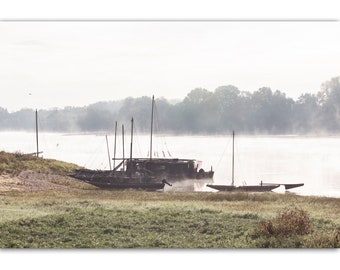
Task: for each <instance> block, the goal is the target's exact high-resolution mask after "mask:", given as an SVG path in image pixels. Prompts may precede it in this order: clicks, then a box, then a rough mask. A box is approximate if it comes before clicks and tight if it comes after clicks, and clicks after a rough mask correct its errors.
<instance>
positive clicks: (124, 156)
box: [122, 124, 125, 171]
mask: <svg viewBox="0 0 340 270" xmlns="http://www.w3.org/2000/svg"><path fill="white" fill-rule="evenodd" d="M122 140H123V171H125V165H124V164H125V163H124V159H125V156H124V124H123V125H122Z"/></svg>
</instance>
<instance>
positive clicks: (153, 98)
mask: <svg viewBox="0 0 340 270" xmlns="http://www.w3.org/2000/svg"><path fill="white" fill-rule="evenodd" d="M154 105H155V97H154V96H152V106H151V134H150V160H151V159H152V132H153V107H154Z"/></svg>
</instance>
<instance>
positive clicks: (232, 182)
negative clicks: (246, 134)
mask: <svg viewBox="0 0 340 270" xmlns="http://www.w3.org/2000/svg"><path fill="white" fill-rule="evenodd" d="M234 141H235V132H234V130H233V157H232V168H231V171H232V175H231V185H232V186H233V185H234Z"/></svg>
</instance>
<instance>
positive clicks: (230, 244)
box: [0, 154, 340, 249]
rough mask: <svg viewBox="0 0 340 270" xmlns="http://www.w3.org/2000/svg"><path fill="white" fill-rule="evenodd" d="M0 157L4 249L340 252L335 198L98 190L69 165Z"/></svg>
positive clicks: (339, 201) (339, 204) (0, 223)
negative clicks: (78, 177) (74, 175)
mask: <svg viewBox="0 0 340 270" xmlns="http://www.w3.org/2000/svg"><path fill="white" fill-rule="evenodd" d="M4 156H5V157H7V163H4V162H3V163H2V168H4V167H5V166H7V167H8V168H12V169H13V168H15V169H14V171H13V172H12V173H10V171H9V170H10V169H8V168H7V171H4V170H3V171H2V174H1V176H0V233H1V237H0V247H1V248H138V249H144V248H153V249H159V248H175V249H178V248H179V249H197V248H200V249H201V248H263V247H274V248H339V247H340V199H339V198H326V197H313V196H298V195H294V194H290V193H285V194H278V193H273V192H271V193H263V194H252V193H220V192H218V193H215V192H171V191H169V192H145V191H137V190H121V191H108V190H100V189H97V188H95V187H93V186H91V185H88V184H86V183H83V182H81V181H78V180H76V179H73V178H70V177H68V176H67V173H68V172H69V170H70V169H71V168H74V166H73V165H72V164H71V165H70V164H67V163H59V161H54V160H42V159H36V158H31V157H30V158H28V157H26V156H23V155H17V156H16V157H15V156H14V157H13V156H11V155H10V156H8V155H7V154H6V155H2V159H4ZM12 158H14V159H12ZM18 160H19V161H20V162H24V163H20V166H21V167H13V164H16V166H17V163H16V162H19V161H18ZM23 160H24V161H23ZM27 164H30V166H28V165H27ZM38 164H39V166H38ZM56 164H58V166H56ZM12 169H11V170H12Z"/></svg>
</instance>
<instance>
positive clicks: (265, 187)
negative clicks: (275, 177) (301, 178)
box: [207, 131, 280, 192]
mask: <svg viewBox="0 0 340 270" xmlns="http://www.w3.org/2000/svg"><path fill="white" fill-rule="evenodd" d="M234 141H235V132H234V131H233V151H232V152H233V153H232V181H231V185H210V184H208V185H207V187H209V188H212V189H216V190H218V191H224V192H233V191H239V192H268V191H272V190H273V189H275V188H277V187H279V186H280V184H263V183H262V181H261V183H260V184H259V185H250V186H248V185H243V186H235V185H234V149H235V148H234Z"/></svg>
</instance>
